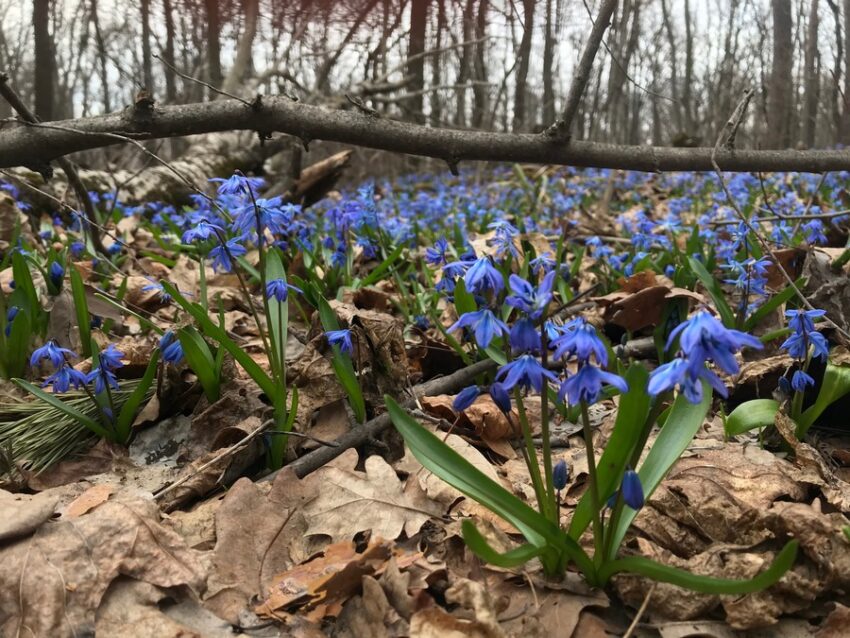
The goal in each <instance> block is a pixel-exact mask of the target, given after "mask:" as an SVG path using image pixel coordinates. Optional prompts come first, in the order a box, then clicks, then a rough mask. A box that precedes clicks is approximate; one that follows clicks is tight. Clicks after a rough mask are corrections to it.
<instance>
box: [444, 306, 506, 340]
mask: <svg viewBox="0 0 850 638" xmlns="http://www.w3.org/2000/svg"><path fill="white" fill-rule="evenodd" d="M466 327H471V328H472V329H473V330H474V333H475V342H476V343H477V344H478V346H479V347H481V348H486V347H488V346H489V345H490V343H491V342H492V341H493V339H494V338H495V337H497V336H498V335H506V334H508V327H507V325H505V322H504V321H502V320H501V319H499V318H498V317H496V315H494V314H493V311H492V310H490V309H489V308H484V309H482V310H477V311H475V312H467V313H464V314H463V315H462V316H461V317H460V319H458V320H457V321H455V322H454V323H453V324H452V325H451V326H450V327H449V329H448V331H449V332H454V331H455V330H458V329H460V328H466Z"/></svg>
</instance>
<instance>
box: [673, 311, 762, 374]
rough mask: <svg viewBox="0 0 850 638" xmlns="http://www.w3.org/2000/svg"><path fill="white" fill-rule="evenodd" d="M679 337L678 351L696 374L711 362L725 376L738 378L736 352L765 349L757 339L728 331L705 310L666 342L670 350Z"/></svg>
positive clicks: (675, 330)
mask: <svg viewBox="0 0 850 638" xmlns="http://www.w3.org/2000/svg"><path fill="white" fill-rule="evenodd" d="M677 337H678V338H679V347H680V348H681V349H682V351H683V352H684V353H685V356H686V357H687V358H688V360H689V361H690V363H691V365H692V366H693V367H694V369H695V370H697V369H698V368H701V367H702V366H703V364H704V363H705V362H706V361H709V360H710V361H713V362H714V363H716V364H717V367H718V368H720V369H721V370H723V371H724V372H725V373H726V374H737V373H738V371H739V367H738V361H737V360H736V359H735V353H736V352H738V351H739V350H741V349H742V348H745V347H749V348H754V349H756V350H761V349H762V348H763V347H764V345H763V344H762V342H761V341H759V340H758V338H756V337H754V336H752V335H749V334H747V333H745V332H741V331H740V330H731V329H729V328H727V327H725V326H724V325H723V324H722V323H720V322H719V321H718V320H717V319H715V318H714V317H712V316H711V314H710V313H709V312H707V311H705V310H702V311H700V312H698V313H696V314H695V315H694V316H693V317H691V318H690V319H689V320H688V321H685V322H683V323H681V324H679V325H678V326H676V327H675V328H674V329H673V331H672V332H671V333H670V337H669V338H668V340H667V348H670V346H671V345H672V343H673V342H674V341H675V340H676V338H677Z"/></svg>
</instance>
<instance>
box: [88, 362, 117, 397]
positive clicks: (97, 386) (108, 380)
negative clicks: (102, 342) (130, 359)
mask: <svg viewBox="0 0 850 638" xmlns="http://www.w3.org/2000/svg"><path fill="white" fill-rule="evenodd" d="M92 381H94V392H95V394H101V393H102V392H104V391H105V390H106V389H107V387H111V388H113V389H114V390H117V389H118V379H116V378H115V374H113V372H112V371H111V370H109V369H108V368H106V367H104V366H103V365H99V366H98V367H96V368H95V369H94V370H92V371H91V372H89V373H88V375H87V376H86V383H91V382H92Z"/></svg>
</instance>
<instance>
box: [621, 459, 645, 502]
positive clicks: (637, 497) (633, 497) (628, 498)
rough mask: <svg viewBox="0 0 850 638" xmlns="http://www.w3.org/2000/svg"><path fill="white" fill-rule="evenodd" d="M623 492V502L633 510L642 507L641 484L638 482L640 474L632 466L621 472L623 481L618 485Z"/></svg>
mask: <svg viewBox="0 0 850 638" xmlns="http://www.w3.org/2000/svg"><path fill="white" fill-rule="evenodd" d="M620 489H621V490H622V492H623V502H625V504H626V505H628V506H629V507H631V508H632V509H633V510H639V509H640V508H642V507H643V502H644V497H643V485H641V482H640V476H638V473H637V472H635V471H634V470H633V469H632V468H628V469H627V470H626V472H625V474H623V483H622V485H621V486H620Z"/></svg>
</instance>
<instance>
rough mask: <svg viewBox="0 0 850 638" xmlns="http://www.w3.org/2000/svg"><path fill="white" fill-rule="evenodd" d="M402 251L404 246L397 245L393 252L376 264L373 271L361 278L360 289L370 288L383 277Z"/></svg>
mask: <svg viewBox="0 0 850 638" xmlns="http://www.w3.org/2000/svg"><path fill="white" fill-rule="evenodd" d="M403 250H404V244H399V245H398V246H396V248H395V250H393V251H392V252H391V253H390V254H389V255H388V256H387V258H386V259H385V260H384V261H382V262H381V263H380V264H378V266H377V267H376V268H375V270H373V271H372V272H370V273H369V274H368V275H366V276H365V277H364V278H363V281H361V282H360V287H361V288H364V287H366V286H371V285H372V284H374V283H375V282H376V281H378V280H379V279H380V278H381V277H382V276H383V275H384V273H385V272H387V270H389V268H390V266H392V265H393V264H394V263H395V261H396V260H397V259H398V258H399V257H400V256H401V251H403Z"/></svg>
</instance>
